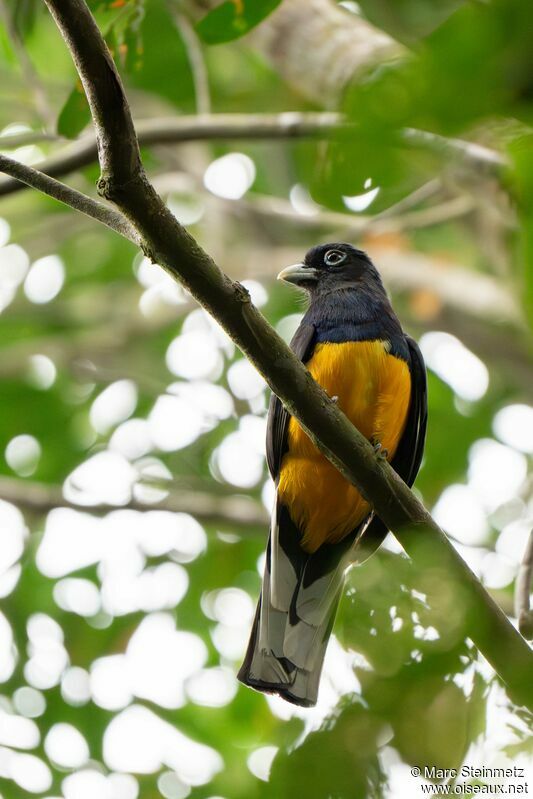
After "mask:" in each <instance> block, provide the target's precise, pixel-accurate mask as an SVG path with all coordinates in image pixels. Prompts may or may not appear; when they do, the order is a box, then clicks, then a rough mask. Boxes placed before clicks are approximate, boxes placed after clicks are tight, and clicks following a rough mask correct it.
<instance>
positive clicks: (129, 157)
mask: <svg viewBox="0 0 533 799" xmlns="http://www.w3.org/2000/svg"><path fill="white" fill-rule="evenodd" d="M46 2H47V5H48V7H49V8H50V10H51V11H52V13H53V15H54V17H55V19H56V22H57V23H58V26H59V28H60V30H61V33H62V35H63V38H64V39H65V41H66V42H67V44H68V46H69V48H70V50H71V53H72V55H73V58H74V60H75V62H76V65H77V67H78V71H79V75H80V78H81V80H82V83H83V85H84V87H85V91H86V93H87V96H88V98H89V102H90V105H91V110H92V114H93V119H94V122H95V125H96V129H97V140H98V149H99V157H100V165H101V168H102V177H101V179H100V182H99V187H100V191H101V192H102V193H103V194H104V196H106V197H108V198H109V199H112V200H113V201H114V202H115V203H116V204H117V205H118V207H119V208H120V209H121V210H122V212H123V213H124V214H125V215H126V216H127V217H128V218H129V219H130V220H131V221H132V223H133V224H135V227H136V228H137V230H138V231H139V233H140V235H141V237H142V247H143V250H144V251H145V252H146V253H147V254H148V255H149V256H150V257H151V258H152V260H154V261H155V262H157V263H159V264H160V265H161V266H163V268H165V269H166V270H167V271H168V272H169V273H170V274H171V275H172V276H173V277H174V278H175V279H179V280H180V281H181V282H182V283H183V284H184V285H185V286H186V288H187V289H188V290H189V291H190V292H191V294H192V295H193V296H194V297H195V298H196V299H198V300H199V301H200V302H201V304H202V305H203V306H204V308H206V310H207V311H209V312H210V313H211V314H212V315H213V316H214V317H215V318H216V319H217V321H218V322H219V323H220V324H221V326H222V327H223V328H224V329H225V330H226V332H227V333H228V334H229V335H230V336H231V338H232V339H233V340H234V341H235V343H236V344H237V345H238V346H239V347H240V348H241V350H242V351H243V352H244V353H245V355H246V356H247V357H248V358H249V359H250V361H251V362H252V363H253V364H254V365H255V367H256V368H257V369H258V371H259V372H260V373H261V374H262V375H263V376H264V377H265V379H266V380H267V382H268V383H269V385H270V387H271V388H272V390H273V391H274V392H275V393H276V394H277V395H278V396H279V397H280V399H281V400H282V402H283V403H284V405H285V406H286V408H287V409H288V411H289V412H290V413H291V415H293V416H294V417H295V418H296V419H298V421H299V422H300V423H301V425H302V427H303V428H304V430H305V431H306V432H307V434H308V435H309V436H310V438H311V440H312V441H313V443H315V444H316V446H318V447H319V449H320V450H321V451H322V452H323V453H324V454H325V455H326V457H328V458H329V460H330V461H331V462H332V463H333V464H334V465H335V466H336V467H337V468H338V469H339V471H340V472H341V473H342V474H343V475H344V476H345V477H346V478H347V479H348V480H350V481H351V482H352V483H354V484H355V485H357V486H358V487H359V489H360V490H361V491H362V493H363V495H364V496H365V497H366V498H368V499H369V501H370V502H371V503H372V505H373V507H374V508H375V509H376V512H377V513H378V514H379V516H380V517H381V518H382V519H383V521H384V523H385V524H386V525H387V526H388V527H389V529H391V530H393V531H394V532H395V534H396V536H397V538H398V540H399V541H400V543H401V544H402V545H403V546H404V548H405V550H406V551H407V552H408V553H409V554H410V555H411V556H412V557H413V559H416V561H417V562H418V563H419V564H421V565H422V567H423V568H427V569H431V570H432V571H431V573H433V574H435V575H438V579H439V580H441V581H442V582H443V585H444V586H446V588H447V589H448V590H449V591H451V592H452V594H451V595H453V596H457V597H458V609H459V608H460V611H461V613H462V614H463V615H462V631H463V632H464V634H468V635H469V636H470V637H471V638H472V639H473V641H474V642H475V643H476V644H477V646H478V648H479V649H480V650H481V651H482V652H483V654H484V655H485V657H486V658H487V659H488V660H489V662H490V663H491V664H492V665H493V666H494V668H495V669H496V671H497V672H498V674H499V675H500V677H501V678H502V679H503V680H504V682H505V683H506V684H507V686H508V689H509V691H510V694H511V696H512V697H513V698H514V699H515V700H516V701H518V702H520V703H521V704H522V703H523V704H528V705H530V706H531V707H532V708H533V686H532V685H531V669H532V667H533V653H532V652H531V650H530V648H529V646H528V645H527V643H526V641H525V640H524V639H523V638H522V637H521V636H520V635H519V634H518V632H517V631H516V630H515V629H514V627H513V626H512V625H511V624H510V622H509V621H508V619H507V618H506V617H505V615H504V614H503V613H502V611H501V610H500V609H499V608H498V606H497V605H496V604H495V602H494V601H493V600H492V599H491V598H490V597H489V595H488V594H487V592H486V591H485V589H484V588H483V587H482V585H481V583H480V582H479V581H478V580H477V578H476V577H475V576H474V575H473V573H472V572H471V571H470V569H469V568H468V566H467V565H466V564H465V563H464V561H463V560H462V559H461V557H460V556H459V555H458V553H457V552H456V551H455V549H454V548H453V547H452V546H451V544H450V543H449V541H448V539H447V538H446V536H445V535H444V533H443V532H442V530H441V529H440V528H439V527H438V525H437V524H436V523H435V522H434V521H433V520H432V518H431V517H430V515H429V514H428V512H427V511H426V510H425V508H424V507H423V505H422V504H421V503H420V502H419V501H418V499H417V498H416V496H415V495H414V494H413V493H412V492H411V491H410V490H409V489H408V488H407V486H406V485H405V484H404V483H403V482H402V480H401V479H400V478H399V477H398V475H397V474H396V473H395V472H394V470H393V469H392V468H391V467H390V465H389V464H388V463H387V462H386V461H384V460H383V459H378V458H376V455H375V452H374V449H373V447H372V446H371V444H370V443H369V442H368V441H367V440H366V439H365V438H364V437H363V436H362V435H361V433H359V432H358V431H357V430H356V429H355V428H354V427H353V425H352V424H351V423H350V422H349V421H348V419H347V418H346V416H344V414H343V413H342V412H341V411H340V410H339V408H338V407H337V405H336V404H335V402H333V401H332V400H331V399H330V398H329V397H328V396H327V394H326V393H325V392H324V391H323V389H322V388H321V387H320V386H319V385H318V384H317V383H316V382H315V381H314V380H313V378H312V377H311V375H310V374H309V372H308V371H307V369H306V368H305V367H304V366H303V364H302V363H301V362H300V361H299V360H298V359H297V358H296V356H295V355H294V353H292V352H291V351H290V349H289V348H288V347H287V345H286V344H285V343H284V342H283V341H282V339H281V338H280V337H279V336H278V335H277V334H276V333H275V332H274V330H273V329H272V328H271V327H270V325H268V323H267V322H266V320H265V319H264V317H263V316H262V315H261V314H260V313H259V311H258V310H257V309H256V308H255V307H254V306H253V305H252V303H251V301H250V297H249V294H248V292H247V291H246V290H245V289H244V288H243V287H242V286H240V285H239V284H238V283H234V282H232V281H231V280H230V279H229V278H228V277H227V276H226V275H225V274H224V273H223V272H222V271H221V270H220V269H219V267H218V266H217V265H216V264H215V263H214V262H213V260H212V259H211V258H210V257H209V256H208V255H207V254H206V253H205V252H204V251H203V250H202V249H201V248H200V247H199V245H198V244H197V242H196V241H195V240H194V239H193V238H192V236H190V235H189V233H188V232H187V231H186V230H185V229H184V228H183V227H182V226H181V225H180V224H179V223H178V222H177V220H176V219H175V218H174V217H173V216H172V214H171V213H170V211H169V210H168V209H167V208H166V207H165V205H164V203H163V201H162V200H161V198H160V197H159V196H158V195H157V193H156V192H155V190H154V188H153V186H152V185H151V184H150V183H149V182H148V180H147V178H146V175H145V174H144V171H143V169H142V165H141V163H140V158H139V150H138V146H137V140H136V138H135V131H134V128H133V122H132V120H131V115H130V112H129V107H128V103H127V100H126V97H125V95H124V92H123V89H122V85H121V83H120V79H119V77H118V75H117V73H116V70H115V68H114V65H113V62H112V60H111V58H110V55H109V51H108V50H107V47H106V45H105V43H104V41H103V39H102V36H101V35H100V32H99V30H98V28H97V27H96V24H95V22H94V19H93V17H92V16H91V13H90V11H89V9H88V7H87V5H86V4H85V2H83V0H46Z"/></svg>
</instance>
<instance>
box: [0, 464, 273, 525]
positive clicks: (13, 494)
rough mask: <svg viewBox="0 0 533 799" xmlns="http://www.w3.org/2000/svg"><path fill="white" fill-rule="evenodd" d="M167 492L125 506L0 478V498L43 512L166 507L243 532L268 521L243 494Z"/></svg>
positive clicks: (179, 490)
mask: <svg viewBox="0 0 533 799" xmlns="http://www.w3.org/2000/svg"><path fill="white" fill-rule="evenodd" d="M164 490H165V492H166V493H167V495H166V496H165V497H163V498H162V499H160V500H158V501H156V502H153V503H152V502H150V503H146V502H139V501H137V500H135V499H132V500H130V502H128V503H127V504H126V505H120V506H116V505H111V504H108V503H102V504H98V505H81V504H79V503H77V502H74V501H72V500H67V499H65V497H64V496H63V491H62V489H61V487H60V486H55V485H47V484H45V483H36V482H31V481H29V480H17V479H16V478H12V477H0V498H1V499H3V500H5V501H6V502H12V503H13V504H15V505H17V506H18V507H19V508H21V510H23V511H27V512H30V513H38V514H45V513H48V512H49V511H51V510H53V509H54V508H73V509H75V510H79V511H80V512H83V513H90V514H94V515H96V516H101V515H103V514H105V513H109V512H110V511H113V510H116V508H117V507H120V508H121V509H124V508H128V509H131V510H137V511H148V510H167V511H172V512H175V513H189V514H191V516H194V517H195V518H197V519H198V520H199V521H200V522H203V523H204V524H217V525H221V526H223V527H224V528H228V527H230V528H232V529H235V530H238V531H239V532H242V531H243V530H246V531H250V528H257V527H264V525H265V524H267V523H268V517H267V513H266V511H265V509H264V508H263V507H262V506H261V505H259V503H257V502H254V500H252V499H247V498H246V497H242V496H241V497H238V496H236V497H224V496H215V495H213V494H208V493H206V492H202V491H186V490H184V489H176V488H171V489H168V488H167V489H164Z"/></svg>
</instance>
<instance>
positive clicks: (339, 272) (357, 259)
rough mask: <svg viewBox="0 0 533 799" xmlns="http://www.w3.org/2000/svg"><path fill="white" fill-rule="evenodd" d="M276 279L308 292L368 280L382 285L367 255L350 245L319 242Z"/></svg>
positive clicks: (337, 287)
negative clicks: (302, 258) (300, 260)
mask: <svg viewBox="0 0 533 799" xmlns="http://www.w3.org/2000/svg"><path fill="white" fill-rule="evenodd" d="M278 280H284V281H285V282H286V283H292V284H293V285H295V286H298V287H299V288H302V289H305V290H306V291H308V292H309V293H310V294H316V293H320V292H323V291H335V290H336V289H340V288H355V289H356V288H357V287H358V285H359V286H361V285H364V284H365V283H366V284H367V283H368V282H371V283H375V282H376V281H377V282H378V283H379V284H381V281H380V278H379V275H378V272H377V269H376V267H375V266H374V264H373V263H372V261H371V260H370V258H369V257H368V255H367V254H366V253H365V252H363V251H362V250H358V249H356V248H355V247H352V245H351V244H345V243H343V242H336V243H334V244H319V245H318V246H317V247H313V248H312V249H310V250H309V252H308V253H307V254H306V256H305V258H304V260H303V261H302V262H301V263H299V264H293V265H292V266H287V267H286V268H285V269H283V270H282V271H281V272H280V273H279V275H278Z"/></svg>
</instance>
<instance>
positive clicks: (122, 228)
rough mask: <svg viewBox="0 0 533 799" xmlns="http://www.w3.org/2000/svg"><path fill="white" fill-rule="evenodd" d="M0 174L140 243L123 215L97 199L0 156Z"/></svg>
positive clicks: (135, 242)
mask: <svg viewBox="0 0 533 799" xmlns="http://www.w3.org/2000/svg"><path fill="white" fill-rule="evenodd" d="M0 172H5V173H6V174H7V175H10V176H11V177H12V178H14V179H15V180H17V181H19V182H22V183H24V184H26V185H27V186H31V187H32V188H34V189H37V190H38V191H40V192H42V193H43V194H47V195H48V196H49V197H53V198H54V200H59V202H61V203H64V204H65V205H68V206H69V207H70V208H73V209H74V210H75V211H80V212H81V213H82V214H85V215H86V216H90V217H91V218H92V219H96V220H97V221H98V222H101V223H102V224H103V225H106V227H108V228H111V230H114V231H115V232H116V233H120V235H121V236H124V238H126V239H129V240H130V241H131V242H133V243H134V244H139V242H140V239H139V236H138V235H137V233H136V231H135V229H134V228H133V227H132V226H131V225H130V224H129V222H128V221H127V220H126V219H124V217H123V216H122V214H120V213H117V211H114V210H113V209H112V208H109V207H108V206H107V205H104V204H103V203H100V202H98V201H97V200H93V199H91V198H90V197H87V195H85V194H82V192H80V191H76V189H71V188H70V186H65V184H64V183H60V182H59V181H57V180H54V178H51V177H48V175H44V174H43V173H42V172H38V171H37V170H36V169H33V168H32V167H30V166H26V165H25V164H21V163H20V162H19V161H14V160H13V159H12V158H8V157H7V156H5V155H0Z"/></svg>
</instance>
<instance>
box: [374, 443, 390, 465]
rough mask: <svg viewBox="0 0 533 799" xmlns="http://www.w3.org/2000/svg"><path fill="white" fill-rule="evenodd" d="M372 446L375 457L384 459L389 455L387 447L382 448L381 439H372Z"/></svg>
mask: <svg viewBox="0 0 533 799" xmlns="http://www.w3.org/2000/svg"><path fill="white" fill-rule="evenodd" d="M372 446H373V447H374V452H375V453H376V457H377V458H379V459H380V460H384V461H386V460H387V458H388V457H389V451H388V449H384V447H383V445H382V443H381V441H373V442H372Z"/></svg>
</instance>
